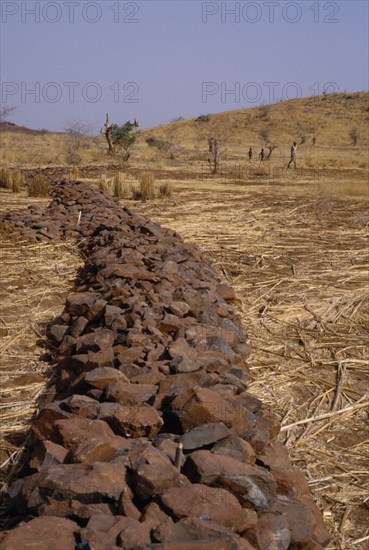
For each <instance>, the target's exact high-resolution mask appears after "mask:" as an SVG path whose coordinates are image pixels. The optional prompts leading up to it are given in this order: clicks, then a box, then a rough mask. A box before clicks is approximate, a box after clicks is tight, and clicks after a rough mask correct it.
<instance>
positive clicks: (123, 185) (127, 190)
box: [113, 172, 132, 199]
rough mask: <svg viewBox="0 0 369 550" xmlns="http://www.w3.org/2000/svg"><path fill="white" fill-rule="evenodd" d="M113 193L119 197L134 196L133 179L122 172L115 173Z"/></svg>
mask: <svg viewBox="0 0 369 550" xmlns="http://www.w3.org/2000/svg"><path fill="white" fill-rule="evenodd" d="M113 194H114V197H116V198H117V199H128V198H130V197H131V196H132V181H131V179H130V178H129V177H127V175H126V174H123V173H122V172H116V173H115V174H114V178H113Z"/></svg>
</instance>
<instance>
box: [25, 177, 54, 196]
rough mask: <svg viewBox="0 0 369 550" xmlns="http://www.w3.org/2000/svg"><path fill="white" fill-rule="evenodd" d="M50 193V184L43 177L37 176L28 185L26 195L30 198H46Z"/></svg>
mask: <svg viewBox="0 0 369 550" xmlns="http://www.w3.org/2000/svg"><path fill="white" fill-rule="evenodd" d="M49 193H50V183H49V182H48V181H47V179H46V178H45V176H43V175H42V174H39V175H38V176H35V177H34V178H33V179H32V180H31V181H30V183H29V184H28V195H29V196H30V197H47V195H48V194H49Z"/></svg>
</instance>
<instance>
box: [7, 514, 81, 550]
mask: <svg viewBox="0 0 369 550" xmlns="http://www.w3.org/2000/svg"><path fill="white" fill-rule="evenodd" d="M78 533H79V527H78V525H77V524H76V523H74V521H71V520H69V519H64V518H59V517H47V516H44V517H39V518H35V519H32V520H31V521H29V522H28V523H23V524H22V525H20V526H19V527H16V528H15V529H13V530H12V531H5V532H4V533H2V534H0V546H1V548H2V550H21V549H22V550H23V549H24V550H50V548H53V550H75V547H76V537H77V534H78Z"/></svg>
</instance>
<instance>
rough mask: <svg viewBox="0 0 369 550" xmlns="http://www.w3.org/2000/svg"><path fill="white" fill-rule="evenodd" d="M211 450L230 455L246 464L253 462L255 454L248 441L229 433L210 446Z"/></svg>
mask: <svg viewBox="0 0 369 550" xmlns="http://www.w3.org/2000/svg"><path fill="white" fill-rule="evenodd" d="M212 452H213V453H216V454H222V455H227V456H230V457H232V458H234V459H236V460H239V461H240V462H245V463H246V464H255V461H256V454H255V451H254V449H253V448H252V447H251V445H250V443H248V442H247V441H244V440H243V439H242V438H240V437H237V436H236V435H230V436H229V437H226V438H225V439H222V440H221V441H218V442H217V443H216V444H215V445H214V447H213V448H212Z"/></svg>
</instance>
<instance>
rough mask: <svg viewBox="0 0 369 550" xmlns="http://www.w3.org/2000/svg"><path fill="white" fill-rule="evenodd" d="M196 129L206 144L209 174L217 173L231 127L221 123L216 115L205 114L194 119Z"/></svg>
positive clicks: (224, 153) (223, 156)
mask: <svg viewBox="0 0 369 550" xmlns="http://www.w3.org/2000/svg"><path fill="white" fill-rule="evenodd" d="M196 125H197V131H198V133H199V135H200V136H201V138H202V139H203V140H204V141H206V142H207V144H208V158H207V160H208V165H209V170H210V173H211V174H217V173H218V171H219V167H220V163H221V161H222V160H224V158H225V155H226V150H227V144H228V142H229V139H230V137H231V134H232V129H229V128H227V127H226V126H225V125H222V124H221V123H220V122H219V120H218V119H217V117H216V116H214V115H211V116H210V115H206V117H205V118H204V117H199V118H197V119H196Z"/></svg>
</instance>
